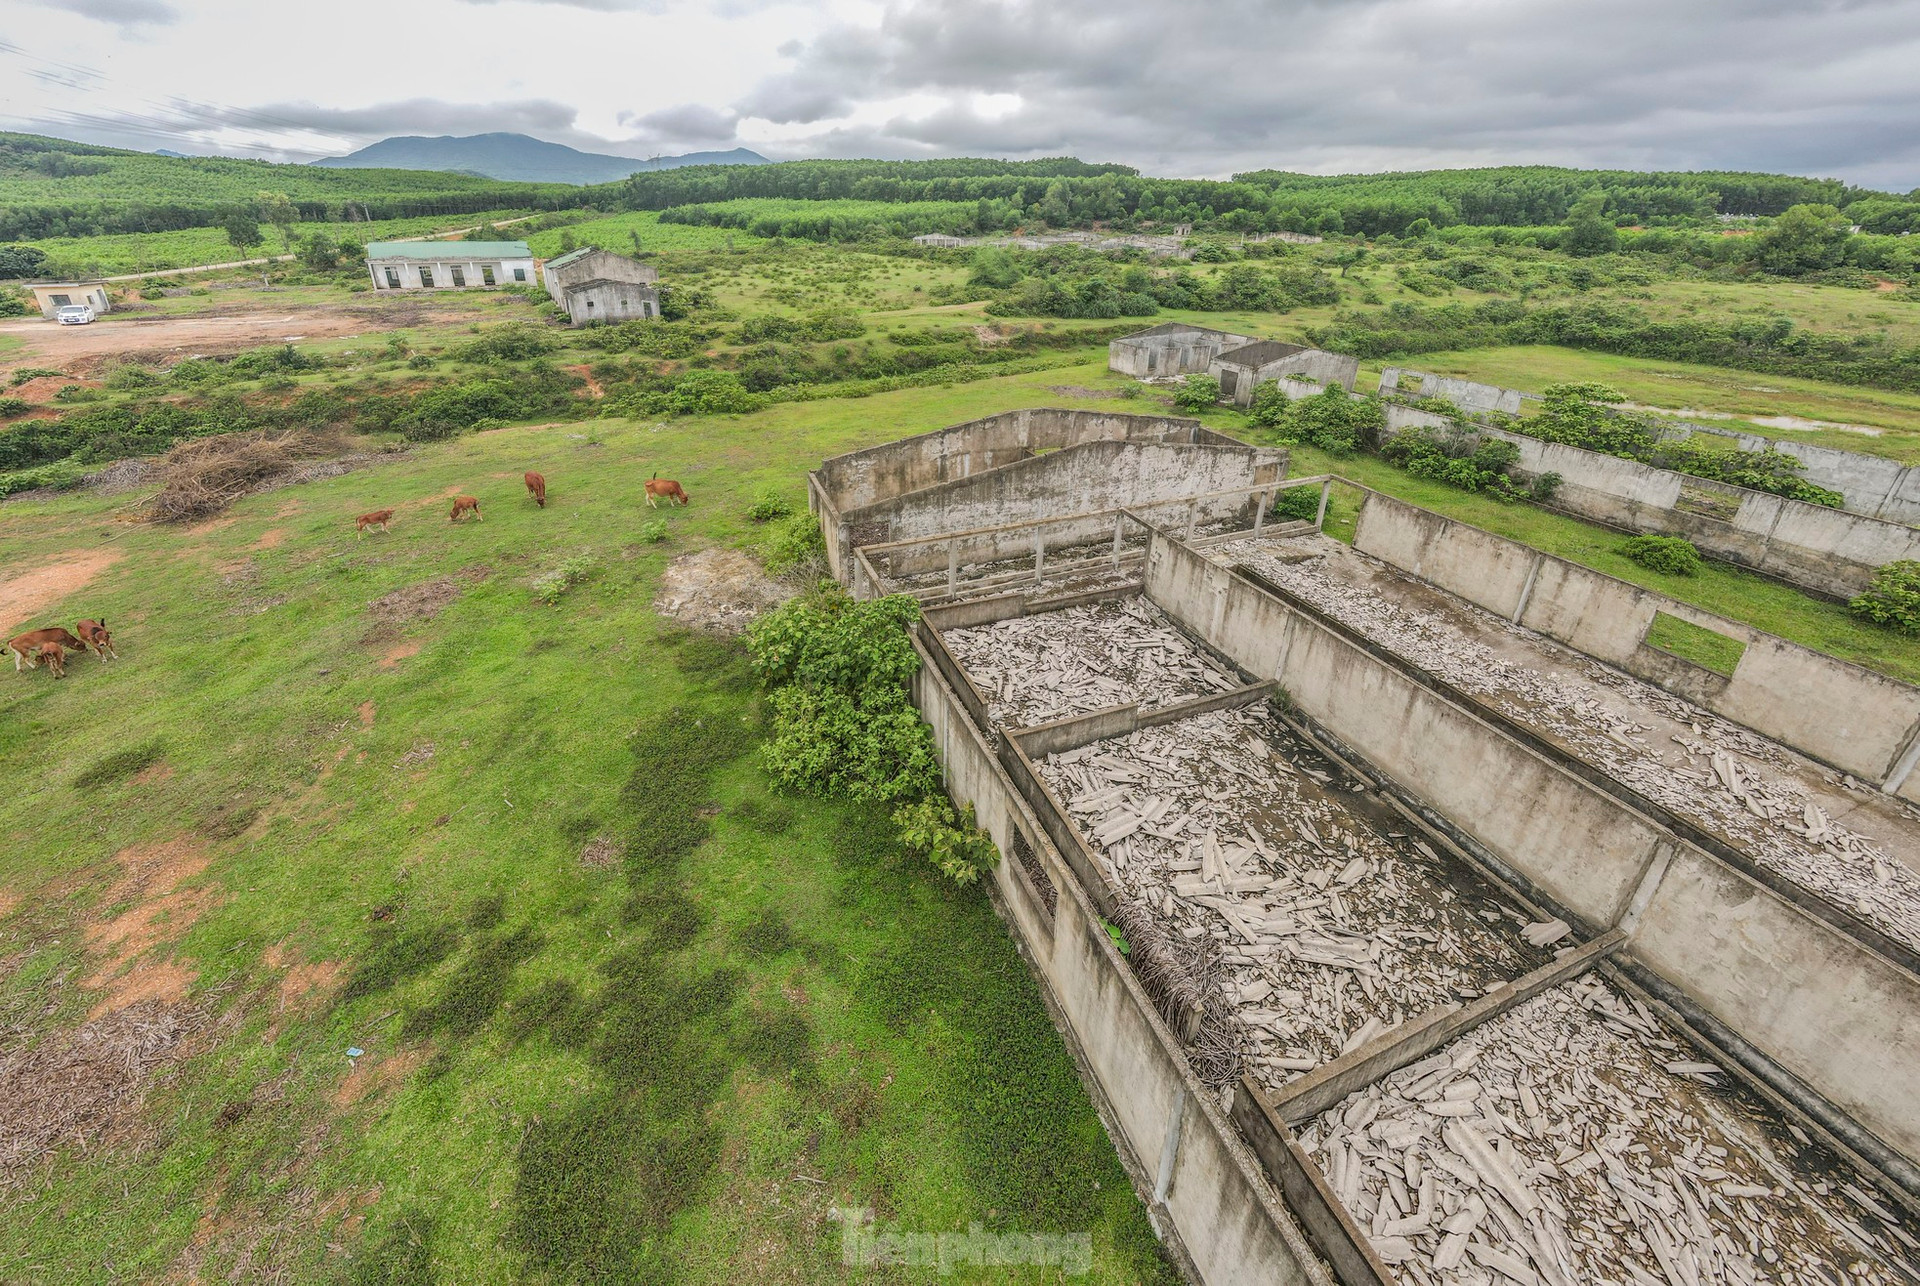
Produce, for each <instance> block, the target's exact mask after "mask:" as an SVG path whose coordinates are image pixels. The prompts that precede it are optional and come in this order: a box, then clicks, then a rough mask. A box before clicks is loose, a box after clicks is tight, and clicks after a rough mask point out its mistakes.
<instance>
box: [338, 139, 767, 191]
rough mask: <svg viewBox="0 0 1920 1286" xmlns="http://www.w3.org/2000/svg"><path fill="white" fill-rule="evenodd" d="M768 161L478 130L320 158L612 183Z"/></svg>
mask: <svg viewBox="0 0 1920 1286" xmlns="http://www.w3.org/2000/svg"><path fill="white" fill-rule="evenodd" d="M766 163H767V158H766V157H764V156H762V155H760V154H759V153H758V152H750V151H748V150H747V149H746V148H744V147H736V148H734V149H732V150H731V151H726V152H690V153H687V154H686V155H684V156H656V157H654V158H652V159H651V160H640V159H638V158H636V157H631V156H608V155H605V154H603V153H599V152H582V151H580V150H579V149H577V148H571V147H567V146H565V145H564V144H560V143H549V142H547V141H546V140H544V139H538V138H529V137H528V136H527V135H525V134H473V135H469V136H467V137H465V138H455V137H452V136H450V135H443V136H441V137H439V138H424V137H421V136H419V135H405V136H402V137H398V138H384V139H381V140H380V141H379V142H378V143H373V144H370V145H368V146H366V147H363V148H361V149H360V150H359V151H357V152H354V153H352V154H351V155H348V156H330V157H327V158H325V159H324V160H319V161H315V162H314V164H315V165H319V166H324V167H327V168H334V169H401V170H463V171H466V172H467V173H470V174H483V175H487V176H489V177H491V178H496V179H506V180H509V181H512V182H522V183H611V182H613V181H615V180H618V179H623V178H625V177H626V176H627V175H629V174H634V173H637V172H640V171H643V170H671V169H675V168H678V167H680V166H684V165H765V164H766Z"/></svg>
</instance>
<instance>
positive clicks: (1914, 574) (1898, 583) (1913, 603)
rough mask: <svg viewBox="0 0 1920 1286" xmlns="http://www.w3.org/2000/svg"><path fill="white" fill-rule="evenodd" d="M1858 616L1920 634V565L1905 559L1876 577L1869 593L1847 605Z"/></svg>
mask: <svg viewBox="0 0 1920 1286" xmlns="http://www.w3.org/2000/svg"><path fill="white" fill-rule="evenodd" d="M1847 608H1848V610H1850V611H1851V612H1852V613H1853V614H1854V615H1855V616H1858V617H1860V618H1861V619H1862V620H1868V621H1872V622H1874V623H1875V624H1877V625H1885V626H1887V627H1888V628H1890V629H1895V630H1899V631H1900V632H1901V633H1902V634H1920V561H1916V560H1914V559H1911V558H1902V559H1900V560H1898V561H1896V562H1891V563H1888V564H1886V565H1885V566H1884V567H1882V568H1880V569H1879V570H1878V571H1876V572H1874V574H1873V584H1872V585H1871V586H1870V587H1869V588H1868V590H1867V592H1866V593H1864V594H1861V595H1860V596H1859V597H1857V598H1854V599H1853V600H1851V601H1850V602H1848V604H1847Z"/></svg>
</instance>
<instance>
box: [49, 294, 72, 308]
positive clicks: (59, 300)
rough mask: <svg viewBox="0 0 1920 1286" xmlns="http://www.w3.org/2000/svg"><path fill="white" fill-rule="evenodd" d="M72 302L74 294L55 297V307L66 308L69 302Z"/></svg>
mask: <svg viewBox="0 0 1920 1286" xmlns="http://www.w3.org/2000/svg"><path fill="white" fill-rule="evenodd" d="M72 302H73V296H72V295H55V296H54V297H53V306H54V307H55V308H65V307H66V306H67V305H68V304H70V303H72Z"/></svg>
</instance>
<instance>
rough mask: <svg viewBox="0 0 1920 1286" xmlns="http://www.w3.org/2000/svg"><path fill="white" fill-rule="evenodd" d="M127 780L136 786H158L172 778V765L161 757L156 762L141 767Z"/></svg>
mask: <svg viewBox="0 0 1920 1286" xmlns="http://www.w3.org/2000/svg"><path fill="white" fill-rule="evenodd" d="M127 780H128V781H130V782H132V783H133V784H134V785H136V786H158V785H160V784H161V783H162V782H168V781H172V780H173V765H172V764H170V763H168V762H167V761H166V760H164V759H162V760H161V761H160V762H159V763H157V764H150V765H149V766H147V767H145V768H142V769H141V770H140V771H139V772H137V773H135V774H134V775H133V776H131V777H129V778H127Z"/></svg>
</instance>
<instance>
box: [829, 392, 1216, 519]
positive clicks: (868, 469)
mask: <svg viewBox="0 0 1920 1286" xmlns="http://www.w3.org/2000/svg"><path fill="white" fill-rule="evenodd" d="M1103 440H1104V441H1122V442H1212V443H1216V444H1219V445H1233V446H1238V445H1241V444H1240V443H1237V442H1235V441H1234V439H1232V438H1229V437H1226V436H1225V435H1223V434H1219V433H1215V432H1213V431H1212V430H1211V429H1208V428H1205V427H1204V426H1202V425H1201V423H1200V421H1198V420H1185V419H1176V418H1172V417H1169V416H1164V415H1120V414H1115V413H1112V412H1107V411H1082V410H1062V409H1059V408H1055V407H1035V408H1033V409H1030V410H1024V411H1007V412H1005V413H1003V414H1000V415H989V416H986V417H985V418H983V419H979V420H969V421H967V422H966V423H965V424H954V425H950V426H948V427H947V428H944V429H935V430H934V431H933V432H931V433H922V434H920V435H918V436H917V437H911V438H902V439H900V440H899V441H897V442H888V443H886V444H884V445H882V446H877V447H868V448H866V449H865V450H861V451H850V452H848V453H847V454H845V455H839V456H835V457H833V458H832V459H831V460H827V461H825V462H824V463H822V464H821V466H820V467H819V469H817V470H815V473H816V474H817V475H818V476H819V479H820V485H821V486H822V488H824V490H825V492H826V494H827V495H828V496H829V497H830V498H831V499H832V501H833V503H834V507H835V508H837V509H839V510H840V511H841V512H842V513H848V512H851V511H853V510H855V509H860V508H864V507H865V506H867V505H872V504H876V503H878V502H880V501H883V500H891V499H893V498H895V497H897V496H903V495H905V494H907V493H908V492H910V491H918V490H920V489H922V488H924V487H931V486H936V485H938V484H940V483H943V482H950V481H952V480H953V479H956V478H965V477H970V476H971V475H973V474H976V473H979V472H981V471H983V470H986V469H993V468H998V467H999V466H1000V465H1003V464H1011V463H1013V462H1014V461H1015V460H1024V459H1026V458H1027V457H1028V456H1030V455H1032V454H1033V453H1034V452H1036V451H1049V450H1055V449H1058V448H1060V447H1068V446H1074V445H1077V444H1079V443H1082V442H1093V441H1103Z"/></svg>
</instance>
